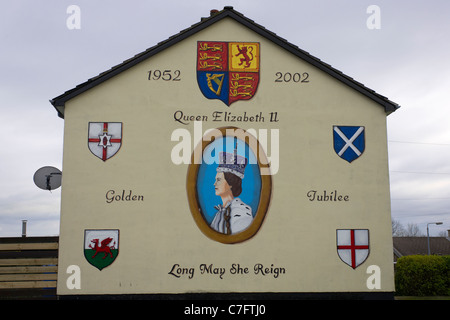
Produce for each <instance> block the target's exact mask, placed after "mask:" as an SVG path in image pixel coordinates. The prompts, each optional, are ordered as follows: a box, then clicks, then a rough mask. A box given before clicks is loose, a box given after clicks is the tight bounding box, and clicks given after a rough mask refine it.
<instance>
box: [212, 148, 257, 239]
mask: <svg viewBox="0 0 450 320" xmlns="http://www.w3.org/2000/svg"><path fill="white" fill-rule="evenodd" d="M246 166H247V158H245V157H242V156H239V155H237V153H236V149H235V150H234V154H232V153H226V152H221V153H220V154H219V165H218V167H217V174H216V181H215V182H214V187H215V192H216V195H217V196H219V197H221V198H222V204H221V205H220V204H219V205H217V206H215V207H214V208H215V209H217V213H216V215H215V217H214V219H213V221H212V222H211V225H210V226H211V228H212V229H214V230H215V231H217V232H220V233H224V234H228V235H231V234H236V233H239V232H241V231H243V230H245V229H247V228H248V227H249V226H250V224H251V223H252V221H253V216H252V208H251V207H250V206H249V205H247V204H245V203H244V202H242V201H241V199H239V198H237V196H239V195H240V194H241V192H242V179H243V178H244V171H245V167H246Z"/></svg>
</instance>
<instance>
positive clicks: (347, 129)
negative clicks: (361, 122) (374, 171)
mask: <svg viewBox="0 0 450 320" xmlns="http://www.w3.org/2000/svg"><path fill="white" fill-rule="evenodd" d="M333 145H334V151H335V152H336V154H337V155H338V156H339V157H340V158H342V159H344V160H346V161H348V162H352V161H353V160H355V159H358V158H359V157H360V156H361V155H362V154H363V152H364V150H365V148H366V142H365V129H364V127H361V126H333Z"/></svg>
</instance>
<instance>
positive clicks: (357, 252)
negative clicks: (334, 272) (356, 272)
mask: <svg viewBox="0 0 450 320" xmlns="http://www.w3.org/2000/svg"><path fill="white" fill-rule="evenodd" d="M336 243H337V253H338V256H339V258H340V259H341V260H342V261H343V262H344V263H345V264H347V265H349V266H350V267H352V268H353V269H355V268H357V267H358V266H359V265H361V264H362V263H363V262H364V261H366V259H367V257H368V256H369V230H367V229H338V230H336Z"/></svg>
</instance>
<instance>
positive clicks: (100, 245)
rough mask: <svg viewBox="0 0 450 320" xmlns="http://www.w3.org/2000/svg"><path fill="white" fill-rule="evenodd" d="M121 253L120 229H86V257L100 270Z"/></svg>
mask: <svg viewBox="0 0 450 320" xmlns="http://www.w3.org/2000/svg"><path fill="white" fill-rule="evenodd" d="M118 254H119V230H117V229H100V230H84V257H85V258H86V260H87V261H88V262H89V263H90V264H91V265H93V266H94V267H96V268H97V269H99V270H102V269H103V268H106V267H107V266H109V265H111V264H112V263H113V262H114V260H116V258H117V255H118Z"/></svg>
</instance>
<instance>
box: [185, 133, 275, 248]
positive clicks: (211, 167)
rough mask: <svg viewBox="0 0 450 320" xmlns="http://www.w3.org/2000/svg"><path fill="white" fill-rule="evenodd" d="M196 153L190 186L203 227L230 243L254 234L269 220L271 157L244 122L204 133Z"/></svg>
mask: <svg viewBox="0 0 450 320" xmlns="http://www.w3.org/2000/svg"><path fill="white" fill-rule="evenodd" d="M218 133H220V134H218ZM192 159H193V161H192V163H191V164H190V165H189V168H188V173H187V177H186V182H187V184H186V187H187V195H188V201H189V208H190V210H191V213H192V216H193V218H194V221H195V223H196V224H197V226H198V227H199V229H200V230H201V231H202V232H203V233H204V234H205V235H206V236H208V237H209V238H210V239H212V240H215V241H218V242H221V243H225V244H235V243H241V242H243V241H246V240H249V239H250V238H252V237H253V236H254V235H255V234H256V233H257V232H258V230H259V229H260V228H261V225H262V223H263V221H264V218H265V216H266V213H267V210H268V208H269V203H270V198H271V190H272V180H271V176H270V175H262V174H261V166H262V163H264V164H265V165H266V166H267V163H268V162H267V157H266V155H265V152H264V149H262V148H261V146H260V145H259V142H258V140H257V139H256V138H254V136H253V135H250V134H249V133H247V132H246V131H245V130H242V129H239V128H234V127H223V128H217V129H215V132H214V131H210V132H209V133H206V134H205V135H204V137H203V139H202V142H201V143H199V144H198V145H197V147H196V149H195V150H194V152H193V154H192ZM261 159H263V161H260V160H261Z"/></svg>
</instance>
